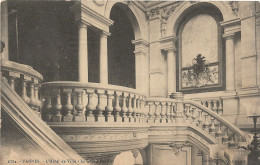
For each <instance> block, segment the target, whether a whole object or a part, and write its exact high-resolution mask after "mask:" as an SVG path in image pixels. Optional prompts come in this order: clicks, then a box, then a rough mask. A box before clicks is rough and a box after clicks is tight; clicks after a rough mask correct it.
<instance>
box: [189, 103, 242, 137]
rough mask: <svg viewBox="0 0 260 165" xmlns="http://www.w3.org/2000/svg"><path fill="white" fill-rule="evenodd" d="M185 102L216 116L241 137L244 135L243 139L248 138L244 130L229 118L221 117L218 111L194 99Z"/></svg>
mask: <svg viewBox="0 0 260 165" xmlns="http://www.w3.org/2000/svg"><path fill="white" fill-rule="evenodd" d="M184 104H191V105H193V106H195V107H198V108H199V109H201V110H202V111H204V112H206V113H207V114H209V115H211V116H212V117H214V118H215V119H217V120H218V121H219V122H221V123H222V124H224V125H225V126H226V127H228V128H229V129H231V130H232V131H233V132H235V133H236V134H238V135H240V136H241V137H243V138H244V139H243V140H247V139H246V136H245V133H244V132H243V131H241V130H240V129H239V128H237V127H236V126H234V125H233V124H232V123H231V122H229V121H228V120H226V119H224V118H223V117H221V116H220V115H218V114H217V113H215V112H213V111H212V110H210V109H209V108H207V107H205V106H203V105H201V104H199V103H197V102H195V101H193V100H184Z"/></svg>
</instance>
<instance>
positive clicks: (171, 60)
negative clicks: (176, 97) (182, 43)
mask: <svg viewBox="0 0 260 165" xmlns="http://www.w3.org/2000/svg"><path fill="white" fill-rule="evenodd" d="M176 41H177V37H174V36H170V37H165V38H162V39H161V40H160V45H161V50H162V51H163V52H164V53H165V54H166V56H167V96H168V97H169V96H170V95H171V93H175V92H176V82H177V77H176V67H177V66H176V64H177V61H176V46H175V44H176Z"/></svg>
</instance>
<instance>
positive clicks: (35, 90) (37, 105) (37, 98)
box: [34, 84, 42, 115]
mask: <svg viewBox="0 0 260 165" xmlns="http://www.w3.org/2000/svg"><path fill="white" fill-rule="evenodd" d="M39 88H40V84H35V85H34V97H35V106H36V108H37V112H38V114H39V115H41V113H40V108H41V104H42V103H41V101H40V100H39Z"/></svg>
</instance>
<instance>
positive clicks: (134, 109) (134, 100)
mask: <svg viewBox="0 0 260 165" xmlns="http://www.w3.org/2000/svg"><path fill="white" fill-rule="evenodd" d="M133 117H134V122H137V109H136V95H134V98H133Z"/></svg>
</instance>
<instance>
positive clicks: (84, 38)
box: [78, 22, 88, 82]
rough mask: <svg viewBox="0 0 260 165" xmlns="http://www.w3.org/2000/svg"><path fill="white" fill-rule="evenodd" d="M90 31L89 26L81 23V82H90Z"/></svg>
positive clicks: (79, 64)
mask: <svg viewBox="0 0 260 165" xmlns="http://www.w3.org/2000/svg"><path fill="white" fill-rule="evenodd" d="M87 33H88V31H87V24H85V23H83V22H80V23H79V54H78V73H79V75H78V76H79V81H80V82H88V34H87Z"/></svg>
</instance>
